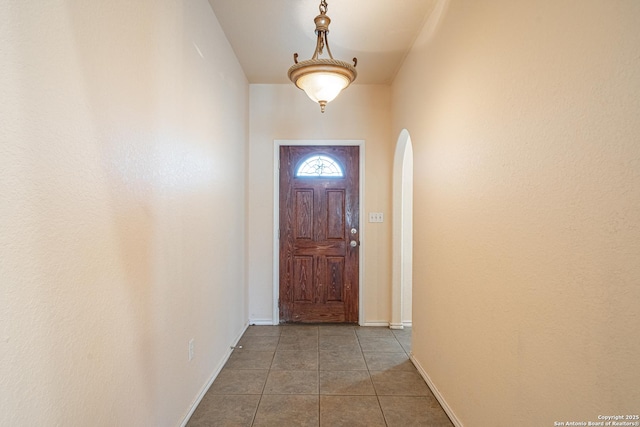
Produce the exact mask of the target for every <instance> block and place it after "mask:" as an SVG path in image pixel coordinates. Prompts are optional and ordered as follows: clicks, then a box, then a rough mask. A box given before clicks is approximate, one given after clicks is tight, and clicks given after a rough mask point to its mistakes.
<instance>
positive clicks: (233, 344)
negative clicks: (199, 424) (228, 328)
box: [180, 323, 249, 427]
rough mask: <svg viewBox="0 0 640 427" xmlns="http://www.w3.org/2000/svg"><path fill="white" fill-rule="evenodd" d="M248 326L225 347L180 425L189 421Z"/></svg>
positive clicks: (184, 424)
mask: <svg viewBox="0 0 640 427" xmlns="http://www.w3.org/2000/svg"><path fill="white" fill-rule="evenodd" d="M248 327H249V324H248V323H247V324H245V325H244V328H242V332H240V335H238V336H237V337H236V339H235V340H234V341H233V343H232V344H231V345H230V346H229V347H227V351H226V352H225V354H224V357H223V358H222V361H221V362H220V363H218V366H216V369H214V371H213V374H212V375H211V377H210V378H209V380H208V381H207V383H206V384H205V385H204V387H203V388H202V390H200V393H199V394H198V396H197V397H196V400H195V401H194V402H193V405H191V409H189V413H188V414H187V416H186V417H184V420H182V424H180V427H186V425H187V423H188V422H189V419H191V416H192V415H193V413H194V412H195V410H196V408H197V407H198V405H199V404H200V402H201V401H202V398H203V397H204V395H205V394H207V391H209V387H211V384H213V382H214V381H215V380H216V378H217V377H218V375H219V374H220V371H221V370H222V368H224V365H225V364H226V363H227V361H228V360H229V357H230V356H231V353H232V352H233V347H235V346H236V345H237V344H238V341H240V338H242V335H244V333H245V331H246V330H247V328H248Z"/></svg>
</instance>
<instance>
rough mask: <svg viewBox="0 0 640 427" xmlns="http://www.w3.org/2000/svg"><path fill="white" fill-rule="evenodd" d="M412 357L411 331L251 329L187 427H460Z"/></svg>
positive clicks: (340, 327) (327, 327)
mask: <svg viewBox="0 0 640 427" xmlns="http://www.w3.org/2000/svg"><path fill="white" fill-rule="evenodd" d="M410 350H411V329H410V328H409V329H404V330H391V329H388V328H375V327H359V326H352V325H319V326H318V325H283V326H250V327H249V328H248V329H247V331H246V332H245V334H244V335H243V337H242V338H241V339H240V342H239V343H238V348H236V349H235V350H234V352H233V353H232V355H231V357H230V358H229V360H228V361H227V363H226V365H225V367H224V368H223V369H222V371H221V372H220V374H219V375H218V377H217V378H216V380H215V381H214V383H213V384H212V386H211V387H210V389H209V391H208V392H207V394H206V395H205V396H204V398H203V399H202V401H201V402H200V405H199V406H198V408H197V409H196V411H195V412H194V414H193V416H192V417H191V420H190V421H189V423H188V424H187V426H188V427H202V426H254V427H257V426H274V427H276V426H277V427H283V426H331V427H334V426H349V427H352V426H366V427H376V426H381V427H383V426H389V427H393V426H398V427H407V426H452V424H451V422H450V421H449V419H448V418H447V415H446V414H445V412H444V411H443V410H442V408H441V407H440V405H439V403H438V402H437V400H436V399H435V398H434V397H433V395H432V393H431V391H430V390H429V388H428V387H427V385H426V384H425V382H424V380H423V379H422V377H421V376H420V374H419V373H418V371H417V370H416V368H415V367H414V366H413V364H412V363H411V361H410V360H409V357H408V353H409V352H410Z"/></svg>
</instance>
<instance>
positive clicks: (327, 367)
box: [319, 350, 367, 371]
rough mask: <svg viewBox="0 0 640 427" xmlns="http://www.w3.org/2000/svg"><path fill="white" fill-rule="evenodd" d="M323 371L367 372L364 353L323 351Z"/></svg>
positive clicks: (321, 359)
mask: <svg viewBox="0 0 640 427" xmlns="http://www.w3.org/2000/svg"><path fill="white" fill-rule="evenodd" d="M319 363H320V370H321V371H355V370H366V369H367V364H366V363H365V361H364V357H363V356H362V352H361V351H359V350H355V351H353V350H352V351H347V352H344V351H330V350H327V351H321V352H320V353H319Z"/></svg>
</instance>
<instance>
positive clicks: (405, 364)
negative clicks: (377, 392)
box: [364, 352, 416, 372]
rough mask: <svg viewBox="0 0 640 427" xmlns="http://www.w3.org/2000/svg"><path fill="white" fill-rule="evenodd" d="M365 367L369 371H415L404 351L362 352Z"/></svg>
mask: <svg viewBox="0 0 640 427" xmlns="http://www.w3.org/2000/svg"><path fill="white" fill-rule="evenodd" d="M364 359H365V360H366V362H367V368H369V370H370V371H388V370H397V371H411V372H413V371H415V370H416V368H415V366H413V363H411V360H409V356H407V354H406V353H405V352H402V353H364Z"/></svg>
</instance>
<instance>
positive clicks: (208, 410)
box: [187, 393, 260, 427]
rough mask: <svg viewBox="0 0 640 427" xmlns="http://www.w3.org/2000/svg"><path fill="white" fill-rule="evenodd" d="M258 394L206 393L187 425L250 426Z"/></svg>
mask: <svg viewBox="0 0 640 427" xmlns="http://www.w3.org/2000/svg"><path fill="white" fill-rule="evenodd" d="M259 401H260V395H259V394H254V395H241V396H238V395H214V394H210V393H207V394H206V395H205V396H204V398H203V399H202V401H201V402H200V404H199V405H198V408H197V409H196V411H195V412H194V413H193V415H192V416H191V419H190V420H189V422H188V423H187V427H209V426H217V427H250V426H251V423H252V422H253V417H254V416H255V413H256V409H257V408H258V402H259Z"/></svg>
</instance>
